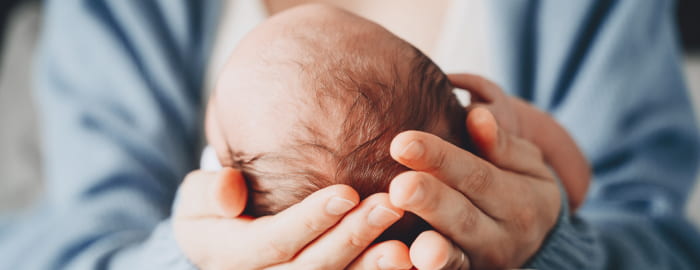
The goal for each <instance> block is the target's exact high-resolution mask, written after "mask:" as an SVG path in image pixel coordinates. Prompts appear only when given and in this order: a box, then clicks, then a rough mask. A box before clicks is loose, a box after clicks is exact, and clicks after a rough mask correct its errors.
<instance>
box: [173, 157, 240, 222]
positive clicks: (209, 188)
mask: <svg viewBox="0 0 700 270" xmlns="http://www.w3.org/2000/svg"><path fill="white" fill-rule="evenodd" d="M178 192H179V198H178V200H179V201H178V205H177V207H176V209H175V215H176V217H185V218H201V217H212V216H214V217H236V216H238V215H240V214H241V212H242V211H243V209H244V208H245V204H246V200H247V192H248V189H247V187H246V185H245V181H244V180H243V176H242V175H241V173H240V172H239V171H237V170H234V169H231V168H224V169H222V170H221V171H219V172H204V171H194V172H192V173H190V174H189V175H187V176H186V177H185V180H184V182H183V183H182V185H181V187H180V190H179V191H178Z"/></svg>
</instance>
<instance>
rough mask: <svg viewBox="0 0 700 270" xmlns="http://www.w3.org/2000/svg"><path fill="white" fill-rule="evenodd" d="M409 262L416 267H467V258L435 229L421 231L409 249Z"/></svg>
mask: <svg viewBox="0 0 700 270" xmlns="http://www.w3.org/2000/svg"><path fill="white" fill-rule="evenodd" d="M410 256H411V262H412V263H413V264H414V265H415V266H416V268H418V269H421V270H423V269H426V270H431V269H435V270H437V269H465V270H466V269H469V266H470V264H469V258H468V257H467V256H466V255H465V254H464V252H463V251H462V250H461V249H460V248H459V247H457V246H455V245H454V244H453V243H452V242H450V241H449V240H447V239H446V238H445V237H443V236H442V235H440V234H439V233H437V232H435V231H425V232H423V233H421V234H420V235H419V236H418V238H416V240H415V241H413V244H411V250H410Z"/></svg>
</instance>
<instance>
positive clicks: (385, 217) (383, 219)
mask: <svg viewBox="0 0 700 270" xmlns="http://www.w3.org/2000/svg"><path fill="white" fill-rule="evenodd" d="M399 218H401V215H399V213H396V212H395V211H394V210H391V209H389V208H386V207H384V206H381V205H379V206H377V207H374V209H372V212H369V215H368V216H367V223H369V225H372V226H375V227H387V226H389V224H391V223H394V222H395V221H397V220H398V219H399Z"/></svg>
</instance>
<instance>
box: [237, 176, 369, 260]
mask: <svg viewBox="0 0 700 270" xmlns="http://www.w3.org/2000/svg"><path fill="white" fill-rule="evenodd" d="M359 200H360V199H359V195H358V194H357V192H355V190H353V189H352V188H351V187H349V186H346V185H334V186H330V187H326V188H324V189H321V190H319V191H316V192H314V193H312V194H311V195H309V196H308V197H307V198H306V199H304V200H303V201H301V202H300V203H298V204H296V205H294V206H292V207H290V208H288V209H286V210H284V211H282V212H280V213H277V215H274V216H266V217H261V218H258V219H256V220H255V221H254V222H253V223H252V224H251V228H256V229H258V230H259V231H256V233H255V234H253V235H251V237H253V238H255V239H251V240H253V241H250V243H262V245H255V246H252V247H251V248H253V249H256V250H257V251H258V252H257V253H256V254H258V255H256V256H259V257H261V260H260V261H267V262H271V263H280V262H286V261H289V260H290V259H291V258H292V257H294V256H295V255H297V253H299V252H300V251H301V250H302V249H303V248H304V247H305V246H307V245H308V244H309V243H310V242H312V241H314V239H316V238H317V237H319V235H322V234H324V233H326V231H327V230H328V229H329V228H331V227H333V226H335V225H336V224H337V223H338V221H340V220H341V219H343V215H344V214H346V213H347V212H349V211H350V210H352V209H353V208H354V207H355V206H356V205H357V204H358V202H359ZM370 242H371V241H370ZM368 244H369V243H368ZM363 249H364V248H363ZM357 254H359V252H358V253H357ZM353 258H354V257H353ZM349 262H350V261H348V263H349Z"/></svg>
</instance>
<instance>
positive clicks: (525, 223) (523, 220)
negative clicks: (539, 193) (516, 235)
mask: <svg viewBox="0 0 700 270" xmlns="http://www.w3.org/2000/svg"><path fill="white" fill-rule="evenodd" d="M514 215H515V217H514V219H513V226H514V227H515V230H516V231H517V232H521V233H528V232H530V231H531V230H532V229H533V227H534V224H535V218H536V211H535V209H534V208H532V207H525V208H522V209H520V210H519V211H517V212H515V213H514Z"/></svg>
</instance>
